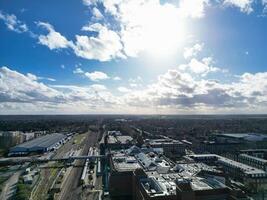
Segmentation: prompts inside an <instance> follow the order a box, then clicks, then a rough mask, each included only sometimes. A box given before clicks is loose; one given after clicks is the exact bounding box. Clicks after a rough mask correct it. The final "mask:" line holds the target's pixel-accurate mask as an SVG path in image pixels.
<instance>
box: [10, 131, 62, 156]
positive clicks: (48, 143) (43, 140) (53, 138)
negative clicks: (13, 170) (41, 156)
mask: <svg viewBox="0 0 267 200" xmlns="http://www.w3.org/2000/svg"><path fill="white" fill-rule="evenodd" d="M65 138H66V136H65V135H63V134H60V133H53V134H48V135H45V136H41V137H38V138H36V139H33V140H31V141H28V142H25V143H22V144H19V145H17V146H14V147H12V148H10V151H9V155H23V154H28V153H32V152H36V153H44V152H47V151H51V150H54V149H56V148H58V147H59V146H60V145H61V144H62V143H63V142H64V140H65Z"/></svg>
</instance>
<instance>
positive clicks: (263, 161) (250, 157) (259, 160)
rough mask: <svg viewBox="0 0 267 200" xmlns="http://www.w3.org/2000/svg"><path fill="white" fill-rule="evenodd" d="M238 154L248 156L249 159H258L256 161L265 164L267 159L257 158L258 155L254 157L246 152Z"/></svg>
mask: <svg viewBox="0 0 267 200" xmlns="http://www.w3.org/2000/svg"><path fill="white" fill-rule="evenodd" d="M239 156H240V157H243V158H248V159H251V160H255V161H258V162H261V163H265V164H267V160H265V159H263V158H258V157H255V156H250V155H248V154H240V155H239Z"/></svg>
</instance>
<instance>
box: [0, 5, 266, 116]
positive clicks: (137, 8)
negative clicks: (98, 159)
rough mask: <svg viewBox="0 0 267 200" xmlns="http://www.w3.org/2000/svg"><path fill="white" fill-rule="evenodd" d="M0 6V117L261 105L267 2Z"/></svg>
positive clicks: (233, 109) (254, 108)
mask: <svg viewBox="0 0 267 200" xmlns="http://www.w3.org/2000/svg"><path fill="white" fill-rule="evenodd" d="M0 8H1V9H0V44H1V48H0V114H87V113H90V114H91V113H92V114H94V113H114V114H120V113H123V114H127V113H129V114H199V113H201V114H210V113H213V114H217V113H218V114H232V113H233V114H237V113H238V114H239V113H266V111H267V60H266V59H265V58H266V52H267V37H266V35H267V28H266V27H267V18H266V12H267V1H266V0H169V1H163V0H162V1H158V0H69V1H68V3H66V1H63V0H58V1H52V0H48V1H46V2H45V3H43V2H42V1H40V0H30V1H29V0H27V1H26V0H20V1H18V0H16V1H15V0H14V1H8V0H1V1H0Z"/></svg>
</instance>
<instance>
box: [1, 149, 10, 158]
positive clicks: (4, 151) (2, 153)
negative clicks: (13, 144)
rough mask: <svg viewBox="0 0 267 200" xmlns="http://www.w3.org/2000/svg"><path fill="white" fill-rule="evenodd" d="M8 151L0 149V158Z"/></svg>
mask: <svg viewBox="0 0 267 200" xmlns="http://www.w3.org/2000/svg"><path fill="white" fill-rule="evenodd" d="M7 152H8V150H7V149H0V156H1V157H2V156H6V155H7Z"/></svg>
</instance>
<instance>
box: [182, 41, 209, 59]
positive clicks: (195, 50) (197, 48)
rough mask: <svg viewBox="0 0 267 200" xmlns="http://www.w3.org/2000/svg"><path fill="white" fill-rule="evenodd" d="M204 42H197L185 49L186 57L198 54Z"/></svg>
mask: <svg viewBox="0 0 267 200" xmlns="http://www.w3.org/2000/svg"><path fill="white" fill-rule="evenodd" d="M203 46H204V44H203V43H202V44H195V45H194V46H193V47H186V48H185V49H184V58H185V59H188V58H191V57H193V56H196V55H197V54H198V53H199V52H201V51H202V49H203Z"/></svg>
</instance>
